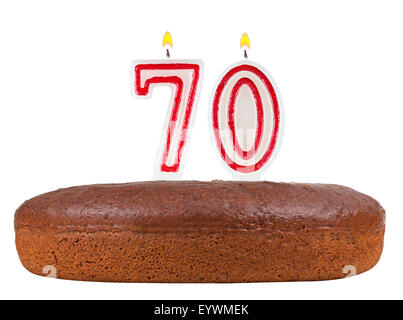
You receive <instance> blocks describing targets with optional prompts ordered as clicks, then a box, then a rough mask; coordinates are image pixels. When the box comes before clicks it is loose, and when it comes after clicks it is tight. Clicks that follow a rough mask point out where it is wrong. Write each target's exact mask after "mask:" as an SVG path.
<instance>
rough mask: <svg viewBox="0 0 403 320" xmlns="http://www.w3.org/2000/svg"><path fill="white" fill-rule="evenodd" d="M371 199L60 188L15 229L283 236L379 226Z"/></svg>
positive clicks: (294, 189)
mask: <svg viewBox="0 0 403 320" xmlns="http://www.w3.org/2000/svg"><path fill="white" fill-rule="evenodd" d="M384 223H385V213H384V210H383V208H382V207H381V206H380V204H379V203H378V202H377V201H376V200H374V199H373V198H371V197H369V196H367V195H364V194H362V193H359V192H357V191H355V190H353V189H351V188H347V187H343V186H339V185H329V184H301V183H274V182H266V181H261V182H243V181H242V182H241V181H239V182H238V181H211V182H201V181H151V182H133V183H124V184H98V185H87V186H78V187H71V188H65V189H59V190H56V191H52V192H49V193H45V194H42V195H39V196H37V197H35V198H32V199H30V200H27V201H25V202H24V204H22V205H21V206H20V207H19V208H18V209H17V212H16V214H15V228H20V227H29V228H42V229H64V230H85V231H88V230H92V229H93V230H122V229H123V230H133V231H142V232H147V231H150V232H167V231H170V230H172V231H184V232H185V231H187V230H195V229H197V230H198V231H200V232H202V231H217V232H221V231H223V230H227V231H231V230H252V231H270V230H272V231H276V232H282V231H288V230H296V229H301V228H303V229H307V230H308V229H312V228H336V229H337V228H340V229H351V230H364V231H365V230H367V229H371V230H372V229H379V228H383V227H384Z"/></svg>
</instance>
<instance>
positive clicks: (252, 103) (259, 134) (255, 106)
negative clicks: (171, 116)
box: [211, 34, 282, 179]
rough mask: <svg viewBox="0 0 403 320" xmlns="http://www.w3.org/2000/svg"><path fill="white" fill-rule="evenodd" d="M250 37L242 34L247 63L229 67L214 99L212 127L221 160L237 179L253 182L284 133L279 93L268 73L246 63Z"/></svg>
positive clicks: (266, 163)
mask: <svg viewBox="0 0 403 320" xmlns="http://www.w3.org/2000/svg"><path fill="white" fill-rule="evenodd" d="M247 48H248V49H250V42H249V37H248V36H247V34H243V35H242V38H241V49H244V57H245V60H244V61H241V62H238V63H235V64H234V65H232V66H230V67H229V68H228V69H227V70H226V71H225V72H224V74H223V75H222V77H221V78H220V79H219V82H218V84H217V86H216V88H215V90H214V92H213V98H212V103H211V104H212V110H211V117H212V127H213V135H214V139H215V143H216V145H217V148H218V151H219V155H220V158H221V159H222V160H223V162H224V164H225V166H226V167H227V168H230V170H231V172H232V173H234V174H235V175H236V176H237V178H239V177H242V178H246V179H249V178H250V179H254V178H256V177H258V176H259V175H260V174H261V173H262V171H263V169H264V168H267V166H268V165H269V163H270V162H271V160H272V159H273V156H274V154H275V152H276V151H277V149H278V145H279V139H280V131H281V129H282V112H281V106H280V99H279V92H278V89H276V87H275V85H274V82H273V80H272V79H271V77H270V75H269V74H268V72H267V71H265V70H264V69H263V67H261V66H260V65H258V64H257V63H254V62H250V61H248V60H247V58H248V55H247V51H246V50H247Z"/></svg>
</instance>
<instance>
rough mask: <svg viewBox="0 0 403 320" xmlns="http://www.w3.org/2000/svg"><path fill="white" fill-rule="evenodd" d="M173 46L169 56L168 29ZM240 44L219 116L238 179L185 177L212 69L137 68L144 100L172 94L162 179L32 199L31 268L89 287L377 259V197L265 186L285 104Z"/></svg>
mask: <svg viewBox="0 0 403 320" xmlns="http://www.w3.org/2000/svg"><path fill="white" fill-rule="evenodd" d="M166 46H168V47H166ZM163 47H164V48H166V53H167V54H166V55H167V58H169V57H170V51H169V50H170V49H172V37H171V35H170V34H169V33H168V32H167V33H165V35H164V37H163ZM240 48H241V49H242V50H243V51H244V58H245V60H243V61H240V62H237V63H235V64H233V65H231V66H229V67H228V69H227V70H226V71H225V72H224V73H223V74H222V76H221V77H220V78H219V81H218V82H217V85H216V87H215V88H214V90H213V92H212V98H211V109H210V116H211V118H210V119H211V126H210V132H211V134H212V138H213V140H214V141H215V149H216V151H217V152H216V153H217V156H218V159H219V161H220V162H221V164H222V165H223V167H224V168H226V170H228V172H229V173H230V174H231V175H232V176H233V181H212V182H199V181H180V178H181V173H182V170H183V162H184V156H185V154H186V152H185V149H186V146H187V144H188V143H187V142H188V138H189V136H190V131H191V127H192V122H193V119H194V113H195V112H194V110H195V108H196V106H197V101H198V97H199V93H200V92H199V91H200V87H201V82H202V79H203V77H202V74H203V65H204V64H203V62H202V61H201V60H183V59H182V60H170V59H167V60H137V61H134V63H133V68H132V76H133V83H132V89H133V93H134V94H135V95H136V96H142V97H151V92H152V91H153V88H155V87H157V86H168V87H170V88H171V89H172V96H171V101H170V104H169V107H168V112H167V114H166V121H165V127H164V129H163V134H162V135H161V137H162V139H161V147H160V148H159V152H158V156H157V161H156V163H155V169H154V179H155V181H151V182H135V183H127V184H105V185H89V186H80V187H72V188H67V189H60V190H57V191H53V192H50V193H46V194H43V195H40V196H38V197H35V198H33V199H31V200H28V201H26V202H25V203H24V204H23V205H22V206H21V207H20V208H19V209H18V210H17V212H16V214H15V233H16V245H17V250H18V254H19V257H20V259H21V262H22V264H23V265H24V266H25V267H26V269H28V270H29V271H31V272H33V273H35V274H39V275H43V276H48V277H56V278H61V279H73V280H89V281H116V282H253V281H304V280H327V279H337V278H342V277H347V276H352V275H356V274H359V273H362V272H364V271H366V270H369V269H370V268H372V267H373V266H374V265H375V264H376V263H377V261H378V260H379V258H380V256H381V253H382V248H383V236H384V231H385V212H384V210H383V209H382V207H381V206H380V205H379V203H378V202H376V201H375V200H374V199H372V198H370V197H368V196H366V195H364V194H361V193H359V192H356V191H354V190H352V189H349V188H347V187H342V186H338V185H325V184H296V183H273V182H265V181H260V179H262V173H263V172H264V170H266V169H267V167H268V166H269V165H270V163H271V162H272V161H273V159H274V156H275V154H276V153H277V151H278V146H279V143H280V141H281V136H282V130H283V127H284V125H283V112H282V104H281V99H280V96H279V92H278V89H277V86H276V85H275V83H274V80H273V79H272V77H271V76H270V75H269V73H268V72H267V71H266V70H265V69H264V68H263V67H262V66H261V65H259V64H257V63H255V62H251V61H249V60H247V58H248V54H247V50H248V49H250V41H249V37H248V35H247V34H243V35H242V37H241V42H240ZM140 134H143V132H140ZM139 154H141V156H145V155H144V154H143V153H141V152H139ZM137 169H139V168H138V167H137ZM206 170H208V168H206ZM178 179H179V181H173V180H178ZM162 180H164V181H162ZM238 180H243V182H240V181H238ZM246 180H248V181H246Z"/></svg>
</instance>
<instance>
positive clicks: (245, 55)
mask: <svg viewBox="0 0 403 320" xmlns="http://www.w3.org/2000/svg"><path fill="white" fill-rule="evenodd" d="M243 57H244V58H245V59H248V53H247V52H246V49H245V50H244V51H243Z"/></svg>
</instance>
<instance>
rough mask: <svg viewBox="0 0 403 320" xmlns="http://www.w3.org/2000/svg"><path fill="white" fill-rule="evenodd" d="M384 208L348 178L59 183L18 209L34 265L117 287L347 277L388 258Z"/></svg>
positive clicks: (22, 253)
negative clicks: (336, 181)
mask: <svg viewBox="0 0 403 320" xmlns="http://www.w3.org/2000/svg"><path fill="white" fill-rule="evenodd" d="M384 231H385V212H384V210H383V209H382V207H381V206H380V205H379V203H378V202H377V201H376V200H374V199H372V198H371V197H369V196H366V195H364V194H362V193H359V192H357V191H354V190H352V189H350V188H347V187H343V186H339V185H326V184H296V183H272V182H235V181H232V182H227V181H212V182H199V181H176V182H174V181H154V182H136V183H127V184H105V185H89V186H79V187H72V188H67V189H60V190H57V191H53V192H50V193H46V194H43V195H40V196H38V197H35V198H33V199H30V200H28V201H26V202H25V203H24V204H23V205H22V206H20V207H19V208H18V210H17V212H16V214H15V233H16V245H17V250H18V254H19V257H20V259H21V262H22V264H23V265H24V266H25V268H26V269H28V270H29V271H31V272H33V273H35V274H38V275H42V276H46V275H49V272H50V275H51V276H55V277H57V278H61V279H74V280H90V281H116V282H254V281H303V280H326V279H336V278H343V277H345V276H347V275H353V274H356V273H357V274H358V273H362V272H364V271H367V270H369V269H371V268H372V267H373V266H374V265H375V264H376V263H377V261H378V260H379V258H380V256H381V253H382V248H383V237H384Z"/></svg>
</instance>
